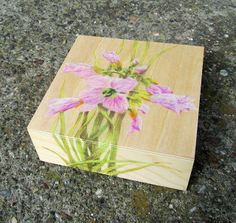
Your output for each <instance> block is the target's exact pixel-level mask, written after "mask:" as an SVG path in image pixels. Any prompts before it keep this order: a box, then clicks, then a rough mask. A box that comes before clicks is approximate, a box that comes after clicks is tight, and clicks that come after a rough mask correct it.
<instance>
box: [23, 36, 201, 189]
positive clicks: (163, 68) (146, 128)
mask: <svg viewBox="0 0 236 223" xmlns="http://www.w3.org/2000/svg"><path fill="white" fill-rule="evenodd" d="M121 43H122V40H120V39H110V38H102V37H91V36H79V37H78V38H77V39H76V41H75V43H74V45H73V46H72V48H71V50H70V52H69V54H68V55H67V57H66V59H65V61H64V63H63V64H62V66H61V68H60V69H59V71H58V73H57V75H56V77H55V79H54V80H53V82H52V84H51V86H50V87H49V89H48V91H47V93H46V95H45V96H44V98H43V100H42V102H41V103H40V105H39V107H38V109H37V111H36V113H35V114H34V116H33V118H32V120H31V122H30V124H29V126H28V131H29V133H30V135H31V138H32V140H33V143H34V145H35V147H36V149H37V152H38V154H39V157H40V159H41V160H44V161H47V162H52V163H57V164H62V165H63V163H62V162H61V160H59V159H58V157H56V156H54V155H53V154H51V153H48V151H46V150H44V149H43V148H42V147H43V146H45V144H46V145H48V144H49V145H50V147H51V148H54V149H55V150H58V148H57V146H56V145H55V142H53V138H52V136H51V126H52V124H53V122H55V118H56V117H50V116H47V110H48V102H49V100H50V99H51V98H56V97H58V96H59V89H60V87H61V85H62V84H63V83H64V82H65V92H66V96H67V97H76V96H77V95H78V92H80V91H81V90H82V89H83V88H84V86H85V83H84V81H83V80H82V79H81V78H79V77H77V76H76V75H73V74H69V73H65V72H63V68H64V65H65V63H94V55H95V54H96V55H97V58H100V59H99V65H100V66H101V67H104V66H106V65H107V62H106V61H105V60H104V59H103V58H102V57H101V53H102V52H103V51H105V50H109V51H116V50H117V48H118V46H119V45H120V44H121ZM132 43H133V41H131V40H125V41H124V49H123V51H122V52H121V54H120V56H121V61H122V63H123V64H125V63H127V62H128V61H129V55H130V50H131V47H132ZM139 45H140V47H139V51H138V52H140V54H141V52H142V50H143V49H144V46H145V42H142V41H139ZM170 46H176V47H174V48H172V49H170V50H169V51H168V52H166V53H164V54H163V55H162V56H161V57H160V58H159V59H158V61H157V62H156V63H155V64H153V65H152V66H151V67H150V69H149V70H148V72H147V74H146V75H147V76H150V77H152V78H153V79H155V80H157V81H158V83H159V84H160V85H163V86H169V87H170V88H171V89H172V90H173V91H174V93H175V94H177V95H188V96H191V97H192V98H193V99H194V104H195V106H196V110H194V111H191V112H186V113H182V114H179V115H178V114H176V113H174V112H171V111H169V110H167V109H166V108H163V107H161V106H158V105H155V104H151V103H150V104H149V106H150V111H149V112H148V114H146V115H143V116H142V118H143V128H142V130H141V131H140V132H138V133H133V134H128V129H129V125H130V120H129V117H128V115H126V116H125V119H124V121H123V123H122V128H121V134H120V137H119V142H118V147H119V152H118V157H120V158H122V157H126V158H127V157H130V158H134V157H135V159H138V160H145V161H152V160H154V161H156V160H162V161H164V162H166V163H170V164H171V166H172V167H173V168H174V169H176V170H178V171H181V174H182V176H181V177H179V176H178V174H173V173H172V172H171V171H169V170H166V169H165V170H163V168H160V167H150V168H148V169H143V170H140V171H137V172H132V173H127V174H122V175H121V177H123V178H127V179H133V180H138V181H141V182H148V183H152V184H157V185H163V186H168V187H173V188H177V189H186V187H187V183H188V180H189V176H190V173H191V170H192V165H193V161H194V155H195V145H196V135H197V123H198V107H199V100H200V87H201V75H202V63H203V51H204V49H203V47H200V46H188V45H175V44H166V43H155V42H151V43H150V48H149V51H148V57H149V58H150V57H152V56H153V55H154V54H155V53H156V52H158V51H161V50H163V49H167V48H168V47H170ZM76 117H77V112H76V110H74V109H72V110H70V111H67V115H66V116H65V118H66V123H67V127H68V128H69V127H70V125H72V123H73V122H74V121H75V119H76ZM65 137H66V136H65ZM84 140H86V139H84ZM160 175H161V176H162V177H160ZM164 178H166V179H164ZM169 181H170V182H169Z"/></svg>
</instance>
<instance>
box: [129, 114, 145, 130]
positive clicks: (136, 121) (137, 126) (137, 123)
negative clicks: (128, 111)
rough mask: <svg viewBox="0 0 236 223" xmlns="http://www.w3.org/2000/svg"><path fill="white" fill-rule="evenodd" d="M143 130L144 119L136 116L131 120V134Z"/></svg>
mask: <svg viewBox="0 0 236 223" xmlns="http://www.w3.org/2000/svg"><path fill="white" fill-rule="evenodd" d="M141 128H142V118H141V117H140V116H136V117H135V118H132V119H131V126H130V132H131V133H132V132H137V131H140V130H141Z"/></svg>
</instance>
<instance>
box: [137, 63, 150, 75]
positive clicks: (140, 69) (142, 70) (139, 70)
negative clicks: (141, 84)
mask: <svg viewBox="0 0 236 223" xmlns="http://www.w3.org/2000/svg"><path fill="white" fill-rule="evenodd" d="M147 69H148V66H147V65H143V66H138V67H136V68H135V70H134V71H135V72H136V73H137V74H144V73H145V72H146V71H147Z"/></svg>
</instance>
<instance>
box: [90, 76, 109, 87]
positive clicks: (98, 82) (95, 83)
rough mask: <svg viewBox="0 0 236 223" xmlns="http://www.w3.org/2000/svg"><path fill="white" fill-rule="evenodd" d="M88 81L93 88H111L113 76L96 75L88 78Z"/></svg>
mask: <svg viewBox="0 0 236 223" xmlns="http://www.w3.org/2000/svg"><path fill="white" fill-rule="evenodd" d="M87 83H88V85H89V87H91V88H101V89H102V88H109V87H111V84H110V83H111V78H110V77H107V76H101V75H94V76H91V77H89V78H88V79H87Z"/></svg>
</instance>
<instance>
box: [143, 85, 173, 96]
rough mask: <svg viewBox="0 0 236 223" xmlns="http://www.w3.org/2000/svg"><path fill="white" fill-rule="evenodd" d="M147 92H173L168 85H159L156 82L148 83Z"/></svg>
mask: <svg viewBox="0 0 236 223" xmlns="http://www.w3.org/2000/svg"><path fill="white" fill-rule="evenodd" d="M147 92H148V93H149V94H169V93H173V91H172V90H171V89H170V88H169V87H165V86H160V85H157V84H150V85H149V86H148V87H147Z"/></svg>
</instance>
